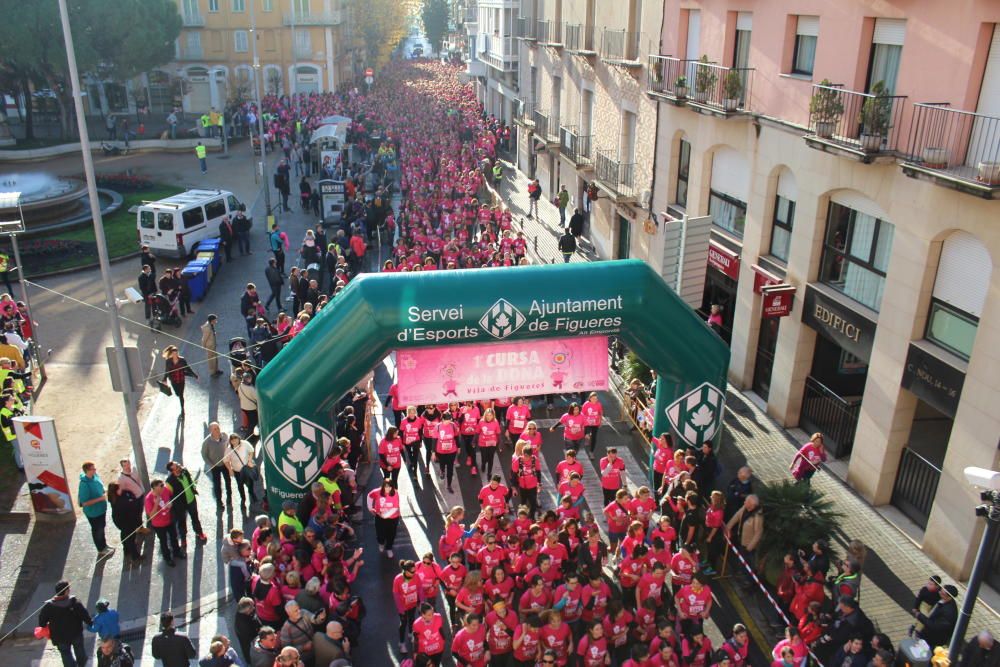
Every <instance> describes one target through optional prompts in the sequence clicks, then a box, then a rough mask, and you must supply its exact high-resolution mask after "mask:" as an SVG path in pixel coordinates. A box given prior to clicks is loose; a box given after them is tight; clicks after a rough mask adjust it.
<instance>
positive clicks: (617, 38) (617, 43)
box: [601, 28, 641, 63]
mask: <svg viewBox="0 0 1000 667" xmlns="http://www.w3.org/2000/svg"><path fill="white" fill-rule="evenodd" d="M640 35H641V33H638V32H628V31H627V30H612V29H610V28H605V29H604V32H602V33H601V59H602V60H605V61H607V62H610V63H633V62H636V61H638V60H639V39H640Z"/></svg>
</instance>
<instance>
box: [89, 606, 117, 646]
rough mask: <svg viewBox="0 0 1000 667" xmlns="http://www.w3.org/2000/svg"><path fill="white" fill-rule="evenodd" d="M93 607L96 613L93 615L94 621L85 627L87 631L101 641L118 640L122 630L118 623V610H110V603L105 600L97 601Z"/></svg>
mask: <svg viewBox="0 0 1000 667" xmlns="http://www.w3.org/2000/svg"><path fill="white" fill-rule="evenodd" d="M95 607H96V608H97V613H96V614H95V615H94V620H93V621H92V622H91V623H89V624H88V625H87V629H88V630H90V631H91V632H93V633H95V634H96V635H97V636H98V638H99V639H101V640H102V641H103V640H105V639H118V638H120V637H121V636H122V630H121V626H120V625H119V622H118V619H119V616H118V610H117V609H112V608H111V603H110V602H109V601H108V600H107V599H105V598H101V599H100V600H98V601H97V604H96V605H95Z"/></svg>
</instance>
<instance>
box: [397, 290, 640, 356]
mask: <svg viewBox="0 0 1000 667" xmlns="http://www.w3.org/2000/svg"><path fill="white" fill-rule="evenodd" d="M621 311H622V297H621V295H616V296H614V297H608V298H601V299H565V300H561V301H546V300H544V299H532V300H531V301H530V303H529V304H528V305H527V307H526V308H525V307H523V306H522V308H518V306H516V305H514V304H513V303H511V302H510V301H508V300H507V299H497V301H496V302H495V303H494V304H493V305H492V306H490V307H489V308H488V309H487V310H486V312H485V313H484V314H483V315H482V317H480V318H479V320H478V322H477V324H478V326H472V325H471V324H469V323H468V320H467V314H466V312H465V305H464V304H456V305H453V306H451V307H448V308H440V307H437V308H434V307H430V308H426V307H422V306H418V305H415V306H410V307H409V308H407V309H406V311H405V319H404V321H403V323H402V326H401V327H400V330H399V333H398V334H397V335H396V340H398V341H399V342H400V343H409V344H411V345H420V344H421V343H426V344H428V345H433V344H435V343H439V342H444V341H464V342H469V343H472V342H489V341H491V340H504V339H506V338H508V337H510V336H512V335H514V334H516V333H518V332H520V333H521V335H520V336H519V337H521V338H531V337H534V336H537V335H538V334H544V335H546V336H553V335H560V334H563V335H567V336H587V335H602V334H609V333H617V332H618V331H619V330H620V329H621V325H622V318H621Z"/></svg>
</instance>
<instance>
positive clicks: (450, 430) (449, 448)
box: [434, 412, 459, 493]
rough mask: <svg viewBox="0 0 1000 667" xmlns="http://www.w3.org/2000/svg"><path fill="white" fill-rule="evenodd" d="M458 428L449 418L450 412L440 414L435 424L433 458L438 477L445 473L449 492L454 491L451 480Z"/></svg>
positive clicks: (456, 452)
mask: <svg viewBox="0 0 1000 667" xmlns="http://www.w3.org/2000/svg"><path fill="white" fill-rule="evenodd" d="M458 430H459V429H458V426H456V425H455V422H453V421H452V420H451V412H445V413H444V414H443V415H441V423H440V424H438V426H437V441H436V442H437V444H436V446H435V448H434V460H435V461H437V462H438V478H439V479H441V480H442V481H443V480H444V479H445V475H446V473H447V477H448V492H449V493H454V490H453V489H452V480H453V479H454V477H455V457H456V456H458V435H459V432H458Z"/></svg>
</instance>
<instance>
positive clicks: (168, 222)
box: [156, 213, 174, 232]
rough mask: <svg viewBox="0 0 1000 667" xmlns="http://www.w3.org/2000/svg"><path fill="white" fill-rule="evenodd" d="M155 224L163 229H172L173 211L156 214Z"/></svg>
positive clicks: (167, 230) (166, 230)
mask: <svg viewBox="0 0 1000 667" xmlns="http://www.w3.org/2000/svg"><path fill="white" fill-rule="evenodd" d="M156 224H157V226H158V227H159V228H160V229H161V230H163V231H165V232H169V231H173V229H174V214H173V213H160V214H159V215H157V216H156Z"/></svg>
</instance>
